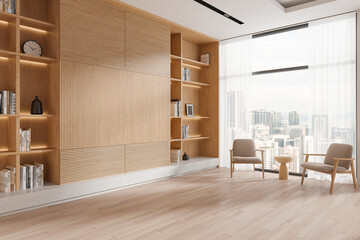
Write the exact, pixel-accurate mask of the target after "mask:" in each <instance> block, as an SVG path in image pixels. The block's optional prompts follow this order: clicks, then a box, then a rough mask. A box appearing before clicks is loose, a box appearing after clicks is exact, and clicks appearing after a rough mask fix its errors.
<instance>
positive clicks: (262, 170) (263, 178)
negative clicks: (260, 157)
mask: <svg viewBox="0 0 360 240" xmlns="http://www.w3.org/2000/svg"><path fill="white" fill-rule="evenodd" d="M262 174H263V179H264V178H265V174H264V162H262Z"/></svg>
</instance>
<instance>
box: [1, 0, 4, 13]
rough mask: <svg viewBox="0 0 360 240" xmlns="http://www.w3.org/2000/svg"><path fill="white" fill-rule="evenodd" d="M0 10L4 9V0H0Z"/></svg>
mask: <svg viewBox="0 0 360 240" xmlns="http://www.w3.org/2000/svg"><path fill="white" fill-rule="evenodd" d="M0 11H4V0H0Z"/></svg>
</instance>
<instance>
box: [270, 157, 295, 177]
mask: <svg viewBox="0 0 360 240" xmlns="http://www.w3.org/2000/svg"><path fill="white" fill-rule="evenodd" d="M274 158H275V160H276V161H277V162H279V163H281V164H280V168H279V179H282V180H287V179H288V176H289V171H288V168H287V166H286V164H287V163H289V162H291V161H292V158H291V157H289V156H276V157H274Z"/></svg>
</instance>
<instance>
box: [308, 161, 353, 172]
mask: <svg viewBox="0 0 360 240" xmlns="http://www.w3.org/2000/svg"><path fill="white" fill-rule="evenodd" d="M339 164H340V162H339ZM301 166H302V167H303V168H306V169H309V170H313V171H318V172H326V173H330V172H333V171H334V165H329V164H325V163H317V162H307V163H302V164H301ZM336 172H338V173H339V172H346V168H344V167H342V166H337V168H336Z"/></svg>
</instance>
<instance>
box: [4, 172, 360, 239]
mask: <svg viewBox="0 0 360 240" xmlns="http://www.w3.org/2000/svg"><path fill="white" fill-rule="evenodd" d="M328 191H329V182H324V181H318V180H313V179H305V185H304V186H300V178H299V177H293V176H290V178H289V180H288V181H279V180H278V179H277V174H272V173H265V180H262V178H261V173H260V172H256V173H252V172H250V171H249V172H248V171H236V172H235V175H234V178H233V179H230V178H229V170H228V169H214V170H209V171H204V172H200V173H195V174H191V175H185V176H182V177H178V178H173V179H168V180H163V181H160V182H154V183H151V184H147V185H142V186H137V187H133V188H128V189H124V190H120V191H117V192H112V193H108V194H104V195H99V196H95V197H91V198H86V199H81V200H77V201H73V202H68V203H64V204H60V205H56V206H51V207H46V208H42V209H38V210H33V211H29V212H25V213H21V214H17V215H12V216H8V217H3V218H1V219H0V239H11V240H14V239H37V240H40V239H51V240H53V239H156V240H158V239H192V240H193V239H266V240H270V239H360V191H359V190H358V191H356V190H354V189H353V186H352V185H350V184H335V188H334V193H333V194H332V195H330V194H329V193H328Z"/></svg>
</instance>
